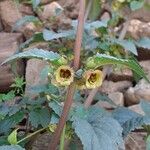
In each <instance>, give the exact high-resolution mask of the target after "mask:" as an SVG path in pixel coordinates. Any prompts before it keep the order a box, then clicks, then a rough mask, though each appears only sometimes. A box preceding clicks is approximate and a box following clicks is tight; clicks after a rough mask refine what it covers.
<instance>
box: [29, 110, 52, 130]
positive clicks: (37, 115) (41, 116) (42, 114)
mask: <svg viewBox="0 0 150 150" xmlns="http://www.w3.org/2000/svg"><path fill="white" fill-rule="evenodd" d="M29 121H31V124H32V125H33V126H34V127H35V128H37V127H38V125H42V127H46V126H48V125H49V123H50V113H49V111H48V109H47V108H41V109H39V108H38V109H34V110H32V111H31V112H30V113H29Z"/></svg>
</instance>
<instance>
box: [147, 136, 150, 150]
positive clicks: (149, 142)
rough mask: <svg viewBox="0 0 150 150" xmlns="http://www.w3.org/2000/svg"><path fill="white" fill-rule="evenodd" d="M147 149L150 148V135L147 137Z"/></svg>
mask: <svg viewBox="0 0 150 150" xmlns="http://www.w3.org/2000/svg"><path fill="white" fill-rule="evenodd" d="M146 150H150V135H149V136H148V137H147V139H146Z"/></svg>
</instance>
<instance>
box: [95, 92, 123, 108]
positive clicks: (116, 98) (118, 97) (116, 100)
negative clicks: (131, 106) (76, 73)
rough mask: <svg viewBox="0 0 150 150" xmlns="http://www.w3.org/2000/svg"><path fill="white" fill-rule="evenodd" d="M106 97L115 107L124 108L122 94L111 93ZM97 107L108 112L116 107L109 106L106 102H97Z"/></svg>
mask: <svg viewBox="0 0 150 150" xmlns="http://www.w3.org/2000/svg"><path fill="white" fill-rule="evenodd" d="M108 97H109V98H110V99H111V100H112V101H113V102H114V103H115V104H116V105H117V106H124V97H123V93H121V92H113V93H110V94H108ZM96 105H97V106H100V107H102V108H105V109H108V110H112V109H114V108H115V107H116V106H114V105H111V104H110V103H108V102H106V101H99V102H97V103H96Z"/></svg>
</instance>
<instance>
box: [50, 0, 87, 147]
mask: <svg viewBox="0 0 150 150" xmlns="http://www.w3.org/2000/svg"><path fill="white" fill-rule="evenodd" d="M84 14H85V0H80V10H79V16H78V27H77V33H76V40H75V46H74V63H73V68H74V70H75V71H76V70H78V68H79V65H80V50H81V44H82V35H83V29H84ZM74 92H75V84H74V83H72V84H71V85H70V86H69V87H68V91H67V96H66V101H65V103H64V108H63V112H62V115H61V118H60V120H59V123H58V126H57V128H56V131H55V134H54V137H53V138H52V140H51V142H50V145H49V147H48V149H49V150H56V148H57V145H58V142H59V139H60V136H61V133H62V131H63V128H64V125H65V123H66V120H67V116H68V114H69V110H70V108H71V105H72V102H73V95H74Z"/></svg>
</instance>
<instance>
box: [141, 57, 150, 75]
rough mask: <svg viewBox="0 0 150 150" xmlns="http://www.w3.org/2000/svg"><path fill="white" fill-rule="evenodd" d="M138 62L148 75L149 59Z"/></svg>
mask: <svg viewBox="0 0 150 150" xmlns="http://www.w3.org/2000/svg"><path fill="white" fill-rule="evenodd" d="M139 64H140V65H141V66H142V68H143V70H144V72H145V73H146V74H149V75H150V60H143V61H140V62H139Z"/></svg>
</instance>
